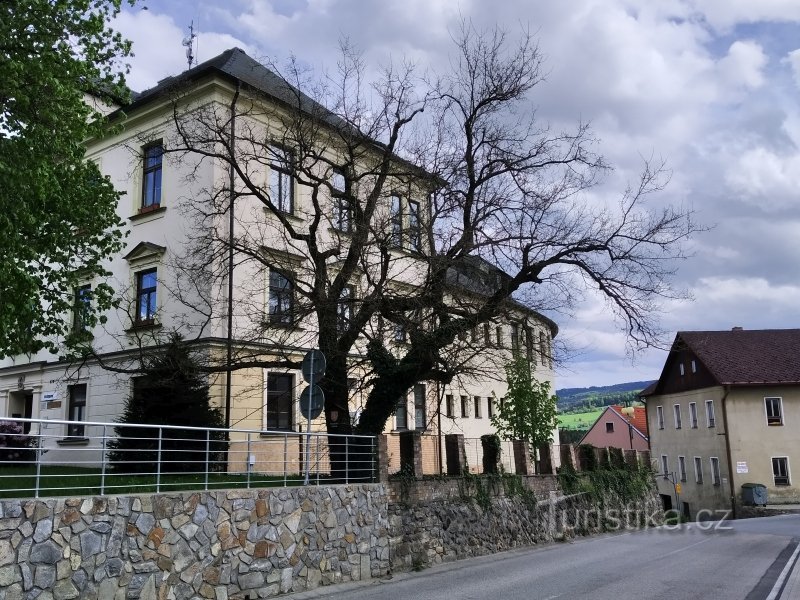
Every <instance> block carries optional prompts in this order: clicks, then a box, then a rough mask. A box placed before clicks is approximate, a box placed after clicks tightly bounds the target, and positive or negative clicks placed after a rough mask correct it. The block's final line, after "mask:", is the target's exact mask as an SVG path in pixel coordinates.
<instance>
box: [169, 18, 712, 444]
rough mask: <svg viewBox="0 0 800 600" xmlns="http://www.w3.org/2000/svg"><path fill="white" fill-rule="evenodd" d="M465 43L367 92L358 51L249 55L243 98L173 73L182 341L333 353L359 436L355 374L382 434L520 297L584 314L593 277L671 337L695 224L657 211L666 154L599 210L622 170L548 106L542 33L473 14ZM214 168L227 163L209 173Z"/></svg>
mask: <svg viewBox="0 0 800 600" xmlns="http://www.w3.org/2000/svg"><path fill="white" fill-rule="evenodd" d="M454 42H455V47H456V50H457V53H456V54H455V55H454V57H453V59H452V64H451V68H450V69H449V70H448V72H447V73H446V74H444V75H442V76H441V77H439V78H434V79H431V78H430V77H426V78H422V77H420V76H418V75H417V73H416V72H415V69H414V67H413V66H410V65H407V64H404V65H402V66H401V67H400V68H396V67H387V68H386V69H384V70H383V72H382V76H381V79H380V81H378V82H377V83H374V84H372V85H371V86H368V85H367V84H366V82H365V81H364V72H365V68H364V65H363V63H362V62H361V60H360V58H359V56H358V55H357V54H356V53H354V52H353V51H352V49H351V48H349V47H348V46H346V45H345V46H343V52H342V59H341V61H340V63H339V65H338V71H337V73H336V75H335V76H331V77H328V78H326V79H324V80H323V81H322V83H320V84H317V85H309V84H308V81H307V80H308V77H307V76H306V74H305V73H304V72H303V71H302V70H301V69H300V68H298V66H297V65H296V64H294V63H292V64H290V65H289V68H288V69H287V70H285V72H284V74H283V76H282V78H278V77H276V76H274V75H273V74H272V73H266V72H262V71H258V70H257V69H256V68H255V67H253V68H254V69H255V70H254V71H253V73H252V74H251V75H252V76H251V77H239V78H238V79H237V81H238V83H236V87H235V89H232V93H231V96H230V102H229V103H228V104H227V105H225V104H221V103H209V104H201V105H197V104H193V102H194V100H193V99H192V98H191V97H190V96H188V95H187V94H186V92H185V88H181V87H178V88H177V89H178V90H181V91H180V93H176V96H175V98H174V103H173V107H174V110H173V114H172V119H171V126H172V128H173V132H174V133H173V135H171V136H170V137H169V139H168V140H166V144H165V152H166V153H167V154H168V155H169V156H170V159H171V160H174V161H178V162H180V163H181V164H182V165H192V166H193V167H192V169H190V170H189V174H188V176H187V177H188V181H187V183H189V184H191V189H193V190H194V192H193V193H194V197H193V198H191V199H187V202H186V208H185V210H187V214H188V216H189V217H191V221H192V222H193V223H194V225H195V227H194V229H193V230H192V232H191V234H190V239H189V241H188V243H187V245H186V246H185V248H186V251H185V252H183V253H182V254H180V255H178V256H175V257H174V259H173V262H172V265H171V267H172V270H173V271H174V272H175V273H177V276H176V277H175V279H174V280H172V281H171V282H170V284H169V285H170V287H169V289H170V292H171V293H172V294H173V295H174V297H175V298H178V299H180V300H181V302H182V303H183V305H184V306H186V307H187V311H186V314H185V320H184V323H183V324H182V325H181V327H182V329H183V331H182V333H183V335H184V336H185V337H186V338H189V337H191V336H194V337H196V338H198V339H199V338H203V337H208V336H211V337H213V336H214V333H213V332H215V331H216V332H219V331H227V330H228V329H227V327H226V325H225V322H226V320H228V319H229V324H230V331H232V335H231V343H229V344H228V345H227V347H226V348H225V352H222V351H220V352H217V353H214V352H210V353H209V354H208V365H207V368H208V370H210V371H217V372H224V371H229V370H232V369H242V368H250V367H275V366H281V367H287V366H294V367H297V366H299V363H298V350H299V349H302V348H308V347H315V346H316V347H319V348H320V349H321V350H322V351H323V352H324V353H325V354H326V356H327V359H328V370H327V374H326V377H325V379H324V381H323V382H322V387H323V389H324V391H325V394H326V404H325V417H326V423H327V427H328V429H329V431H335V432H340V433H349V432H351V431H352V430H353V424H352V423H351V421H350V415H349V410H348V398H349V392H348V373H353V372H358V373H360V374H361V377H362V378H363V380H364V381H365V382H366V383H365V390H366V393H367V400H366V404H365V406H364V410H363V413H362V414H361V417H360V420H359V422H358V425H357V428H356V429H357V430H358V431H359V432H363V433H379V432H381V431H382V430H383V428H384V425H385V423H386V421H387V419H388V418H389V416H390V415H391V414H392V413H393V411H394V409H395V406H396V402H397V399H398V398H400V397H402V396H404V395H405V394H406V393H407V392H408V390H409V389H410V388H411V387H412V386H413V385H414V384H416V383H418V382H422V381H437V382H442V383H449V382H451V381H453V379H454V378H456V377H460V376H463V375H465V374H468V373H474V371H475V369H479V368H480V366H481V361H478V360H476V358H475V357H476V355H477V354H480V356H481V358H482V359H484V358H485V357H486V355H487V349H488V351H489V354H491V352H492V351H493V347H494V345H493V344H486V343H485V342H486V341H487V340H486V339H485V338H486V336H484V335H483V334H482V330H483V328H484V327H486V326H487V324H489V323H492V322H493V321H494V320H498V319H502V318H504V317H505V316H507V315H508V314H510V313H513V312H514V311H515V310H518V308H519V304H518V303H519V302H524V304H526V305H528V306H529V307H530V308H532V309H535V310H566V311H568V310H570V309H571V308H572V307H574V306H575V304H576V302H578V301H580V299H581V298H582V294H584V293H587V292H589V293H591V292H593V291H599V292H600V293H601V294H603V295H604V296H605V298H606V299H607V300H608V302H609V305H610V306H611V307H612V308H613V309H614V311H615V312H616V315H617V316H618V317H619V319H620V321H621V323H622V326H623V327H624V329H625V331H626V332H627V334H628V336H629V338H630V340H631V341H632V344H633V345H636V346H640V345H648V344H653V343H655V342H656V341H657V340H658V338H659V334H660V332H659V330H658V320H657V307H658V302H659V300H661V299H664V298H669V297H673V296H674V295H676V294H679V292H676V291H675V290H674V289H673V288H672V287H671V285H670V279H671V276H672V275H673V274H674V269H675V268H676V264H677V263H676V259H680V258H682V257H683V249H682V242H683V241H685V240H686V239H687V238H688V237H689V236H690V235H691V234H692V233H693V232H695V231H696V230H697V228H696V226H695V225H694V224H693V223H692V220H691V215H690V213H688V212H685V211H683V210H675V209H671V208H666V209H662V210H660V211H649V210H647V208H646V207H645V200H646V199H647V197H648V196H650V195H651V194H652V193H653V192H656V191H659V190H661V189H662V187H663V185H664V183H665V177H664V175H665V173H664V171H663V169H662V166H661V165H652V164H645V166H644V168H643V171H642V174H641V177H640V180H639V181H638V182H637V184H636V185H635V186H633V187H631V189H628V190H626V191H625V192H624V193H622V195H621V198H620V199H619V201H618V202H617V203H616V204H615V205H613V206H609V205H593V204H592V203H591V202H589V201H588V200H587V195H586V194H585V192H587V191H588V190H589V189H591V188H592V187H594V186H595V185H597V184H598V183H599V182H600V181H601V179H602V177H603V175H604V174H605V172H606V171H608V169H609V167H608V165H606V163H605V162H604V161H603V159H602V157H601V156H600V155H599V154H597V153H596V151H595V147H596V145H597V141H596V140H595V139H594V137H593V136H592V133H591V130H590V128H589V126H588V125H587V124H585V123H578V124H577V125H576V126H575V127H574V128H573V129H572V130H569V131H561V130H553V129H551V128H550V127H549V126H548V125H547V124H545V123H542V122H541V121H540V120H539V119H538V118H537V116H536V114H535V112H534V111H533V109H532V98H531V95H532V92H533V91H534V90H535V88H536V87H537V86H538V85H539V84H540V83H541V81H542V58H541V53H540V52H539V49H538V47H537V46H536V45H535V43H534V40H533V39H532V38H531V36H530V35H528V34H524V35H523V36H522V40H521V41H520V42H511V41H509V40H508V39H507V38H506V35H505V33H504V32H502V31H499V30H494V31H489V32H483V31H476V30H475V29H474V28H473V27H472V25H471V24H469V23H464V24H463V25H462V28H461V30H460V31H459V32H458V33H457V35H455V36H454ZM177 83H178V84H179V85H182V84H183V82H181V81H180V80H179V81H178V82H177ZM301 90H302V91H301ZM209 162H210V163H211V164H213V165H214V166H215V168H217V170H216V171H215V172H216V173H217V174H224V177H222V176H218V177H217V178H216V179H215V180H214V181H211V182H208V181H207V179H202V173H203V172H204V171H203V170H202V169H201V168H200V167H201V165H203V164H206V163H209ZM292 180H294V181H295V184H294V185H293V184H292ZM201 188H202V189H203V191H204V193H197V190H199V189H201ZM232 272H233V273H234V276H233V277H231V276H230V275H231V273H232ZM266 288H270V289H266ZM265 297H268V298H269V300H268V307H267V309H266V310H265V300H264V298H265ZM229 298H231V299H234V300H232V301H231V302H230V303H228V299H229ZM229 306H230V308H231V309H232V310H228V307H229ZM190 330H191V334H189V331H190ZM400 336H402V337H403V343H402V344H398V343H395V341H399V338H400ZM498 360H499V355H498ZM499 364H500V362H498V363H496V364H495V365H494V367H497V366H498V365H499ZM494 367H493V368H494ZM487 368H488V367H487ZM490 370H491V369H490ZM494 370H495V371H497V372H500V373H502V369H497V368H494Z"/></svg>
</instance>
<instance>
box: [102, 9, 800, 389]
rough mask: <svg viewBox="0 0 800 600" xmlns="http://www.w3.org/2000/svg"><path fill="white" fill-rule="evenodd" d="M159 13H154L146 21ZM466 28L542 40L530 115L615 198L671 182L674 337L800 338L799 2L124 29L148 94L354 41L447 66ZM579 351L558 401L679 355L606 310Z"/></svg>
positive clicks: (574, 341)
mask: <svg viewBox="0 0 800 600" xmlns="http://www.w3.org/2000/svg"><path fill="white" fill-rule="evenodd" d="M145 7H146V8H145ZM461 19H469V20H470V21H471V22H472V23H473V25H474V26H476V27H477V28H478V29H482V28H491V27H494V26H500V27H502V28H504V29H506V30H507V31H508V32H509V35H510V36H514V35H519V34H520V32H521V31H522V30H523V29H528V30H530V31H531V32H533V33H534V34H535V36H536V38H537V39H538V42H539V47H540V50H541V52H542V53H543V55H544V57H545V70H546V72H547V77H546V81H545V82H544V83H542V84H541V85H540V86H537V88H536V90H535V93H534V94H532V97H531V106H530V109H531V110H533V109H535V110H536V111H537V113H536V114H537V115H538V118H540V119H542V120H543V121H545V122H548V123H551V124H552V125H553V126H558V125H560V124H563V125H569V124H575V123H576V122H577V121H578V120H583V121H588V122H590V123H591V125H592V129H593V131H594V133H595V135H596V136H597V137H598V138H599V139H600V140H601V143H600V145H599V151H600V152H601V153H602V154H603V156H604V157H605V158H606V160H607V161H608V162H609V163H610V164H611V165H613V166H614V171H613V172H612V173H610V174H609V175H608V176H607V177H606V179H605V181H604V182H603V187H602V188H601V189H602V190H604V191H606V192H607V193H609V194H614V193H621V192H622V191H624V189H625V186H626V185H627V184H628V183H629V182H636V180H637V178H638V175H639V172H640V170H641V168H642V161H643V158H650V157H653V158H655V159H657V160H662V159H663V160H664V161H665V162H666V164H667V167H668V169H669V170H670V173H671V178H670V182H669V185H668V186H667V187H666V189H665V190H664V191H662V192H660V194H659V196H658V198H657V199H656V200H655V201H656V203H657V204H662V205H665V204H671V205H675V206H679V207H684V208H687V209H690V210H693V211H694V213H695V219H696V220H697V221H698V223H699V224H701V225H703V226H705V227H706V228H707V231H704V232H702V233H700V234H698V235H696V236H695V237H694V238H693V239H692V240H691V241H690V243H689V244H688V251H689V253H690V255H691V256H690V257H689V258H687V259H686V260H685V261H682V262H681V263H679V264H678V265H677V267H678V271H677V273H676V276H675V280H674V282H675V284H676V286H677V287H679V288H682V289H685V290H686V291H688V292H689V294H690V295H691V299H689V300H681V301H670V302H667V303H665V304H664V306H663V313H662V314H661V316H660V319H661V326H662V328H663V329H664V330H665V331H666V332H667V335H666V340H667V342H669V341H671V340H672V338H673V337H674V334H675V332H676V331H682V330H724V329H730V328H731V327H734V326H740V327H744V328H745V329H766V328H792V327H798V326H799V325H798V319H797V315H798V311H799V310H800V277H798V274H800V201H799V199H798V194H799V193H800V103H799V102H798V96H799V95H800V2H798V0H758V1H753V0H570V1H569V2H553V1H551V0H491V1H490V0H471V1H470V0H461V1H458V2H457V1H455V0H381V1H380V2H378V1H368V0H227V1H219V0H217V1H214V0H145V1H144V2H141V1H140V3H139V4H137V5H136V6H135V7H133V8H130V7H126V8H125V9H124V10H123V12H122V13H121V14H120V15H119V17H118V18H117V21H116V23H115V25H114V26H115V27H116V29H118V30H119V31H120V32H121V33H122V34H123V35H124V36H125V37H127V38H128V39H130V40H132V41H133V50H134V53H135V56H134V57H133V58H132V59H131V60H130V64H131V72H130V74H129V76H128V84H129V86H130V87H131V88H132V89H134V90H137V91H140V90H143V89H146V88H148V87H152V86H153V85H155V84H156V83H157V81H158V80H160V79H162V78H164V77H166V76H169V75H175V74H177V73H179V72H181V71H182V70H184V69H185V68H186V66H187V63H186V56H185V53H184V52H185V49H184V47H183V46H182V45H181V40H182V38H183V37H184V36H185V35H186V33H187V31H188V26H189V23H190V22H192V21H194V25H195V28H196V30H197V31H198V34H199V35H198V39H197V58H198V59H199V61H200V62H202V61H204V60H207V59H209V58H212V57H213V56H215V55H217V54H219V53H220V52H222V51H223V50H226V49H228V48H230V47H233V46H238V47H240V48H242V49H243V50H245V51H246V52H247V53H248V54H250V55H251V56H253V57H254V58H256V59H259V60H263V59H268V60H273V61H277V63H278V64H280V63H281V62H282V61H285V60H286V59H287V58H288V57H289V56H295V57H297V59H299V60H300V61H301V62H302V63H303V64H304V65H307V66H309V67H310V68H312V69H314V70H315V71H316V72H318V73H322V72H323V71H324V70H329V71H331V70H335V69H336V56H337V51H338V47H339V42H340V40H341V39H343V38H347V39H348V40H349V41H350V42H351V43H353V44H355V45H356V47H357V48H359V49H360V50H361V51H362V52H363V53H364V60H365V61H366V63H367V65H369V67H370V68H374V69H377V68H378V67H379V66H380V65H381V64H383V63H386V62H387V61H388V60H390V59H394V60H397V59H402V58H407V59H411V60H413V61H414V62H416V63H417V64H418V65H420V67H423V68H428V67H430V68H431V69H436V68H439V69H441V68H446V67H447V65H448V64H449V63H448V61H449V55H450V53H452V44H451V37H450V32H451V31H454V28H456V27H457V26H458V23H459V22H460V20H461ZM550 316H552V317H553V318H554V320H555V321H556V322H557V323H558V324H559V328H560V331H559V338H561V339H563V340H565V341H566V342H567V343H568V344H569V345H570V346H571V347H572V348H573V349H575V350H576V351H575V352H573V354H572V355H571V356H570V357H569V359H568V360H566V361H565V362H564V364H563V366H561V367H560V368H559V370H558V372H557V375H556V387H557V388H563V387H584V386H590V385H609V384H614V383H620V382H624V381H635V380H648V379H656V378H657V377H658V376H659V374H660V372H661V368H662V366H663V362H664V359H665V357H666V352H665V351H664V350H663V349H650V350H646V351H644V352H640V353H637V354H636V355H634V356H630V355H629V353H628V351H627V346H628V345H627V344H626V338H625V336H624V335H623V333H622V332H621V331H620V329H619V324H618V323H615V322H614V320H613V318H612V315H611V314H610V313H609V311H608V309H607V307H606V306H605V304H604V303H603V302H602V301H601V300H600V299H599V298H591V297H590V298H588V299H587V300H586V302H584V303H583V304H581V305H580V306H579V307H578V308H577V310H575V311H574V313H572V314H569V315H563V314H559V315H550Z"/></svg>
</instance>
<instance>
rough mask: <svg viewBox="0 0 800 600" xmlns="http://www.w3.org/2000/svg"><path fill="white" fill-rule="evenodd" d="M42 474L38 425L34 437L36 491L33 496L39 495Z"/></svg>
mask: <svg viewBox="0 0 800 600" xmlns="http://www.w3.org/2000/svg"><path fill="white" fill-rule="evenodd" d="M41 476H42V428H41V426H40V427H39V435H38V436H37V437H36V491H35V496H34V498H38V497H39V486H40V478H41Z"/></svg>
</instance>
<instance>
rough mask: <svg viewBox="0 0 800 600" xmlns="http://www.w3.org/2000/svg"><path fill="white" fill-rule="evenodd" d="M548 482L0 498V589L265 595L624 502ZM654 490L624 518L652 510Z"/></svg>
mask: <svg viewBox="0 0 800 600" xmlns="http://www.w3.org/2000/svg"><path fill="white" fill-rule="evenodd" d="M514 482H517V483H516V484H514V485H512V483H514ZM520 482H521V483H522V486H520V485H519V483H520ZM515 486H516V487H515ZM523 486H524V487H523ZM557 487H558V482H557V479H556V478H555V477H553V476H529V477H523V478H520V479H513V480H512V479H503V478H498V477H494V478H491V477H489V478H474V477H473V478H453V479H434V480H414V479H409V480H405V481H403V480H400V481H392V482H390V483H388V484H365V485H341V486H328V487H309V488H303V487H298V488H280V489H266V490H237V491H214V492H197V493H174V494H160V495H143V496H109V497H97V498H86V499H84V498H58V499H56V498H53V499H41V500H0V598H3V599H7V600H16V599H22V598H26V599H27V598H37V597H39V598H42V599H45V598H55V599H56V600H70V599H73V598H81V599H89V600H92V599H102V600H126V599H134V598H139V599H140V600H162V599H179V600H182V599H186V598H212V599H214V600H228V599H230V600H244V599H255V598H265V597H269V596H275V595H278V594H281V593H286V592H290V591H291V592H294V591H301V590H307V589H313V588H316V587H318V586H321V585H328V584H333V583H341V582H347V581H358V580H365V579H369V578H372V577H380V576H383V575H386V574H388V573H390V572H392V571H404V570H409V569H412V568H418V567H425V566H429V565H432V564H436V563H439V562H443V561H450V560H455V559H460V558H467V557H470V556H478V555H484V554H491V553H494V552H499V551H502V550H507V549H510V548H517V547H522V546H530V545H532V544H538V543H542V542H549V541H552V540H555V539H563V538H568V537H570V536H572V535H575V534H576V533H577V534H589V533H592V532H595V531H601V530H604V529H606V528H607V527H608V512H607V511H608V510H620V511H621V510H622V509H623V508H624V507H623V505H622V504H621V503H619V502H616V503H615V502H614V501H613V500H608V499H607V500H606V502H605V508H604V509H603V510H604V511H605V512H598V509H597V507H595V506H593V505H592V504H591V503H590V502H589V500H588V497H586V496H584V495H575V496H570V497H564V496H561V495H560V493H559V492H558V491H557ZM523 489H524V490H528V491H522V490H523ZM479 490H480V491H479ZM529 491H530V492H533V493H528V492H529ZM651 496H652V497H648V498H644V499H642V502H641V503H640V505H637V506H636V507H634V508H635V509H637V510H638V511H639V512H637V513H635V514H634V515H633V516H630V517H624V518H623V522H622V523H621V526H623V527H624V526H626V525H630V526H634V525H640V524H641V522H642V519H641V514H642V512H643V511H645V512H646V511H648V510H649V511H651V512H650V514H656V515H660V513H661V509H660V502H659V501H658V500H657V499H656V498H657V497H656V495H655V494H652V495H651ZM627 508H628V509H630V508H631V507H627Z"/></svg>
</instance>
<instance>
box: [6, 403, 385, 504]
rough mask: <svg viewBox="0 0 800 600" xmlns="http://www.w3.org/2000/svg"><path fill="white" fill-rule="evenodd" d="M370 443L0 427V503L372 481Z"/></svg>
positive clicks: (169, 429) (40, 423)
mask: <svg viewBox="0 0 800 600" xmlns="http://www.w3.org/2000/svg"><path fill="white" fill-rule="evenodd" d="M375 453H376V441H375V438H374V437H372V436H358V435H340V434H330V433H325V432H312V433H311V434H306V433H297V432H291V431H261V430H253V429H219V428H199V427H180V426H173V425H146V424H123V423H98V422H90V421H62V420H55V419H21V418H13V419H11V418H10V419H3V420H0V496H4V497H30V496H33V497H36V498H38V497H39V496H42V495H45V496H64V495H70V494H73V493H80V494H82V495H86V494H92V493H96V494H100V495H104V494H109V493H137V492H140V493H141V492H162V491H169V490H210V489H228V488H256V487H281V486H283V487H285V486H293V485H303V483H304V481H305V480H306V473H305V470H306V464H307V463H306V461H308V464H309V469H308V478H307V479H308V482H309V483H310V484H312V485H317V484H321V483H359V482H361V483H365V482H373V481H375V480H376V469H375Z"/></svg>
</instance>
